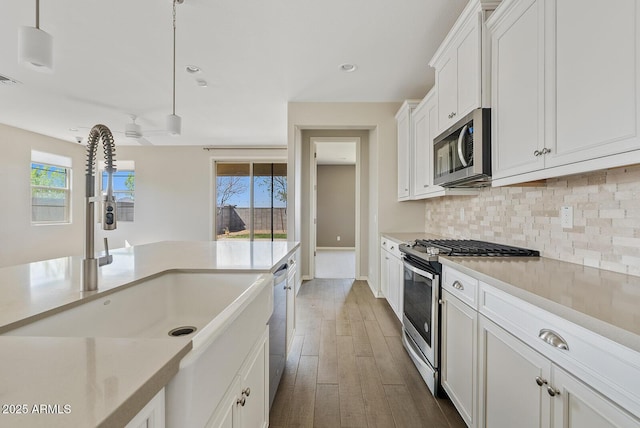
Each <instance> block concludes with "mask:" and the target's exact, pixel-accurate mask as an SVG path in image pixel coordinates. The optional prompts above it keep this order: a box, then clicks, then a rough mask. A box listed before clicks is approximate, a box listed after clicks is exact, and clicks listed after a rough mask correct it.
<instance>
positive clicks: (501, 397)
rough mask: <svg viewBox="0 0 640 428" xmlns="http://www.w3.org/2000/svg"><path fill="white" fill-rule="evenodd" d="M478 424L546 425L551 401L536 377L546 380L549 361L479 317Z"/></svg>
mask: <svg viewBox="0 0 640 428" xmlns="http://www.w3.org/2000/svg"><path fill="white" fill-rule="evenodd" d="M479 325H480V335H479V339H480V353H479V367H481V369H480V373H479V374H480V379H479V384H480V391H482V392H483V394H482V397H481V399H480V402H481V405H480V412H479V413H480V415H479V416H480V417H479V421H478V422H479V423H478V426H479V427H486V428H501V427H503V428H511V427H518V428H529V427H531V428H533V427H535V428H539V427H545V426H549V422H550V416H549V415H550V413H549V412H550V404H551V402H550V400H548V399H547V397H546V395H547V392H546V391H545V390H544V389H543V386H545V385H544V384H543V385H540V386H539V385H538V384H537V383H536V379H549V375H550V366H551V364H550V363H549V361H548V360H547V359H546V358H544V357H543V356H541V355H540V354H538V353H537V352H535V351H534V350H533V349H531V348H529V347H528V346H526V345H525V344H524V343H522V342H520V341H519V340H518V339H516V338H515V337H513V336H511V334H509V333H507V332H506V331H505V330H503V329H502V328H500V327H498V326H497V325H496V324H494V323H493V322H491V321H489V320H488V319H487V318H485V317H484V316H482V315H481V316H480V321H479Z"/></svg>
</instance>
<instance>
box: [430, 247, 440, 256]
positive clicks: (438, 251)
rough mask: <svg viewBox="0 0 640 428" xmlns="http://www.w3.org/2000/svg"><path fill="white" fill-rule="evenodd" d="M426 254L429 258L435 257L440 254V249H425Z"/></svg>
mask: <svg viewBox="0 0 640 428" xmlns="http://www.w3.org/2000/svg"><path fill="white" fill-rule="evenodd" d="M427 254H429V255H431V256H437V255H438V254H440V249H438V248H436V247H427Z"/></svg>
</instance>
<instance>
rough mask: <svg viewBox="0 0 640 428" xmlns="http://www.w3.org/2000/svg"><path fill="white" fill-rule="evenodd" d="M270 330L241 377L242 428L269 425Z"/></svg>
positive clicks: (256, 427)
mask: <svg viewBox="0 0 640 428" xmlns="http://www.w3.org/2000/svg"><path fill="white" fill-rule="evenodd" d="M267 339H268V330H267V333H266V334H265V336H264V337H263V339H262V340H261V342H260V344H259V345H258V347H257V348H256V349H255V352H254V353H253V354H250V355H249V357H248V359H247V362H246V365H245V367H244V368H243V369H242V371H241V375H240V388H241V389H240V391H239V393H238V396H239V399H240V400H241V402H240V406H241V408H240V409H239V413H240V422H241V423H240V426H241V427H242V428H266V427H267V426H268V425H269V394H268V391H269V341H268V340H267Z"/></svg>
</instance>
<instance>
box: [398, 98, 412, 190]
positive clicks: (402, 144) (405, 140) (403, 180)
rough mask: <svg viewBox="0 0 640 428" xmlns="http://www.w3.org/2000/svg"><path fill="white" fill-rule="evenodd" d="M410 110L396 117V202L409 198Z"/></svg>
mask: <svg viewBox="0 0 640 428" xmlns="http://www.w3.org/2000/svg"><path fill="white" fill-rule="evenodd" d="M410 128H411V109H406V110H405V111H404V112H402V114H401V115H400V116H399V117H398V200H406V199H409V197H410V190H409V182H410V176H411V171H410V170H409V165H410V152H409V144H410V142H409V139H410V138H411V129H410Z"/></svg>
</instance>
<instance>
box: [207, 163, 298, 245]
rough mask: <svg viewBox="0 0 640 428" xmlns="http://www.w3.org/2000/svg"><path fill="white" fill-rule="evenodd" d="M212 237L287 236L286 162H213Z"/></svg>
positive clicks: (265, 238)
mask: <svg viewBox="0 0 640 428" xmlns="http://www.w3.org/2000/svg"><path fill="white" fill-rule="evenodd" d="M215 165H216V168H215V170H216V190H215V191H216V210H215V225H216V239H217V240H225V239H244V240H268V241H273V240H282V241H285V240H286V239H287V164H285V163H258V162H216V164H215Z"/></svg>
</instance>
